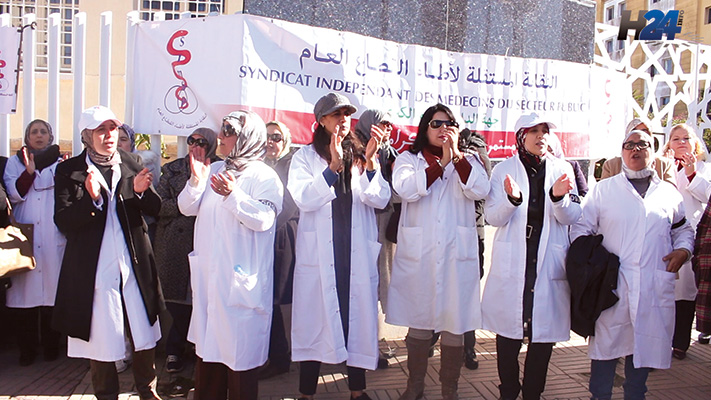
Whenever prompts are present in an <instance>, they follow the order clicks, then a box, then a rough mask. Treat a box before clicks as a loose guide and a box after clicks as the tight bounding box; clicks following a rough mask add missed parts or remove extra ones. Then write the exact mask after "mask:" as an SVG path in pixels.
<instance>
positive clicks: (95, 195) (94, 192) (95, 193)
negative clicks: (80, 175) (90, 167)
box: [84, 171, 101, 201]
mask: <svg viewBox="0 0 711 400" xmlns="http://www.w3.org/2000/svg"><path fill="white" fill-rule="evenodd" d="M96 174H97V172H96V171H89V174H88V175H87V176H86V179H85V180H84V187H86V192H87V193H89V196H91V199H92V200H94V201H97V200H99V197H100V196H101V184H100V183H99V177H98V176H97V175H96Z"/></svg>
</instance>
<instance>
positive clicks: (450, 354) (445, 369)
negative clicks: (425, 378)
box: [439, 346, 464, 400]
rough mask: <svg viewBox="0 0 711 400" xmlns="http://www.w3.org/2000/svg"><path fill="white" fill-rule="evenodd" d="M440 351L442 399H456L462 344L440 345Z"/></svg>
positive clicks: (457, 396)
mask: <svg viewBox="0 0 711 400" xmlns="http://www.w3.org/2000/svg"><path fill="white" fill-rule="evenodd" d="M440 350H441V352H442V355H441V361H440V367H439V381H440V383H442V400H457V399H459V395H458V394H457V386H458V383H459V373H460V371H461V369H462V363H463V362H464V361H463V358H464V346H457V347H454V346H440Z"/></svg>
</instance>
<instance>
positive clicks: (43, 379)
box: [0, 331, 711, 400]
mask: <svg viewBox="0 0 711 400" xmlns="http://www.w3.org/2000/svg"><path fill="white" fill-rule="evenodd" d="M477 340H478V342H477V351H478V354H479V360H480V367H479V369H478V370H475V371H470V370H467V369H462V377H461V378H460V398H461V399H497V397H498V390H497V384H498V377H497V373H496V350H495V341H494V338H493V336H492V335H491V334H490V333H489V332H486V331H480V332H478V335H477ZM388 345H389V346H391V347H394V348H395V350H396V351H395V357H394V358H392V359H390V363H391V365H390V368H388V369H385V370H379V371H373V372H368V374H367V380H368V393H369V395H370V396H371V397H372V398H373V399H381V400H383V399H397V398H398V397H399V395H400V393H402V391H403V390H404V388H405V386H406V380H407V377H406V374H405V371H406V369H407V367H406V360H407V351H406V349H405V344H404V342H403V341H402V340H393V341H388V342H382V343H381V348H382V349H383V350H387V347H388ZM524 350H525V347H524ZM586 351H587V346H586V344H585V341H584V340H582V339H581V338H579V337H576V338H573V339H572V340H571V341H568V342H565V343H560V344H558V345H557V346H556V347H555V349H554V350H553V356H552V358H551V363H550V368H549V371H548V384H547V386H546V391H545V392H544V393H543V398H544V399H545V400H553V399H580V400H582V399H586V398H588V392H587V389H586V387H587V379H588V373H589V361H588V359H587V356H586ZM17 356H18V354H17V351H16V350H15V349H12V348H9V347H7V346H6V348H5V350H3V351H1V352H0V400H6V399H27V400H29V399H32V400H50V399H51V400H55V399H71V400H79V399H82V400H84V399H93V396H92V395H91V393H92V391H91V380H90V378H89V375H88V373H87V372H88V362H86V361H84V360H76V359H68V358H61V359H59V360H57V361H54V362H44V361H41V360H40V361H37V362H36V363H35V364H33V365H32V366H30V367H18V366H17ZM524 357H525V353H522V355H521V358H520V361H521V362H523V359H524ZM160 361H161V360H159V362H160ZM159 368H160V379H159V388H160V391H161V392H162V394H163V395H164V398H165V399H167V398H170V396H168V395H166V391H168V390H169V388H170V387H171V386H173V385H171V382H178V383H182V384H183V386H184V387H185V388H186V389H187V387H189V385H190V383H191V380H190V377H191V374H192V368H187V369H186V370H185V371H184V372H183V373H181V374H172V375H171V374H168V373H167V372H165V371H163V370H162V366H160V365H159ZM344 370H345V368H344V367H343V366H325V367H324V368H323V370H322V376H321V380H320V383H319V388H318V394H317V396H316V398H317V399H319V400H330V399H343V400H345V399H347V398H348V386H347V384H346V381H345V378H344V375H343V371H344ZM438 371H439V351H437V352H436V353H435V356H434V357H433V358H431V359H430V367H429V371H428V377H427V380H426V383H427V389H426V392H425V399H439V398H440V397H441V396H440V395H439V386H438ZM618 373H619V374H622V365H621V364H619V365H618ZM120 378H121V388H122V392H123V394H122V395H121V397H120V399H121V400H127V399H131V400H138V396H136V395H135V393H132V389H133V387H132V376H131V371H130V370H128V371H126V372H124V373H122V374H121V375H120ZM621 383H622V378H619V379H617V380H616V382H615V386H616V387H615V396H614V398H615V399H622V391H621V387H620V385H621ZM648 386H649V395H648V397H647V398H648V399H655V400H656V399H659V400H662V399H663V400H684V399H689V400H699V399H711V345H700V344H698V343H696V342H695V341H693V343H692V345H691V349H690V350H689V353H688V357H687V358H686V359H685V360H682V361H679V360H674V361H673V363H672V368H671V369H669V370H657V371H654V372H652V374H651V375H650V377H649V381H648ZM297 387H298V370H297V367H296V366H295V365H294V366H292V372H291V373H289V374H285V375H282V376H279V377H275V378H272V379H269V380H266V381H262V382H261V384H260V396H261V398H262V399H265V400H266V399H269V400H276V399H292V398H294V396H296V395H297V394H298V393H297ZM173 398H176V399H186V398H187V399H192V393H189V394H188V395H187V397H186V396H174V397H173Z"/></svg>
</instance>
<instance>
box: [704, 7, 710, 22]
mask: <svg viewBox="0 0 711 400" xmlns="http://www.w3.org/2000/svg"><path fill="white" fill-rule="evenodd" d="M704 24H706V25H708V24H711V7H706V10H705V11H704Z"/></svg>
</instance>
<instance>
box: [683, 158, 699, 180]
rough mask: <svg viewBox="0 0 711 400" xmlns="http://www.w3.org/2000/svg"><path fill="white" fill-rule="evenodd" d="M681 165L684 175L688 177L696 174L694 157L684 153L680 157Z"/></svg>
mask: <svg viewBox="0 0 711 400" xmlns="http://www.w3.org/2000/svg"><path fill="white" fill-rule="evenodd" d="M681 163H682V165H684V173H685V174H686V176H689V175H691V174H693V173H695V172H696V155H695V154H691V153H686V154H684V155H683V156H681Z"/></svg>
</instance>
